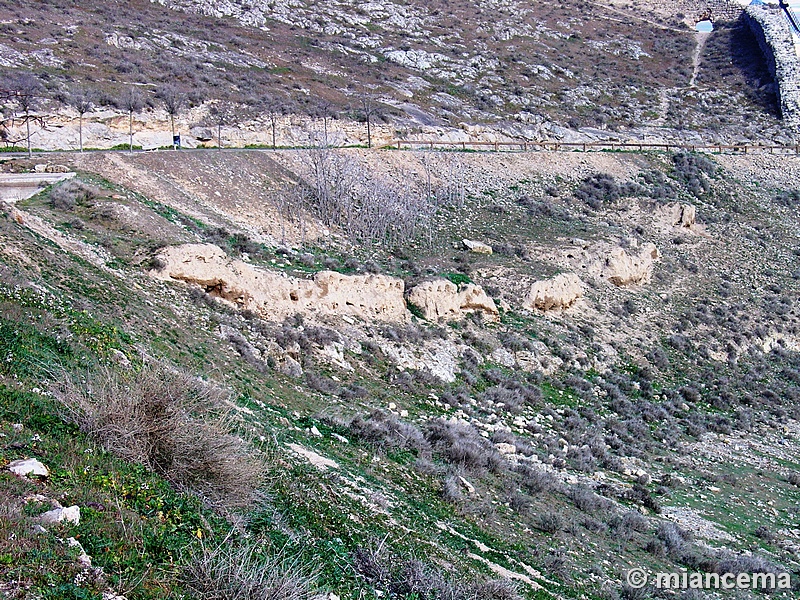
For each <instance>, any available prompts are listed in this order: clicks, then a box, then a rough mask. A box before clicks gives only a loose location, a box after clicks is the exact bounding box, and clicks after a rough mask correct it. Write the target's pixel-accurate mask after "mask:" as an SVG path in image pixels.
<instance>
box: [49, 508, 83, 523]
mask: <svg viewBox="0 0 800 600" xmlns="http://www.w3.org/2000/svg"><path fill="white" fill-rule="evenodd" d="M64 521H66V522H67V523H71V524H73V525H78V524H80V522H81V509H80V507H78V506H68V507H67V508H54V509H53V510H48V511H47V512H46V513H43V514H41V515H39V522H40V523H41V524H42V525H55V524H56V523H63V522H64Z"/></svg>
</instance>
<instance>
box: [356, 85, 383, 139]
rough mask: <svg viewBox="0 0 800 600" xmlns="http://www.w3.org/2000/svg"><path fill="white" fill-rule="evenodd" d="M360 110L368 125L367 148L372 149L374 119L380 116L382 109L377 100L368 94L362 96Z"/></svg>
mask: <svg viewBox="0 0 800 600" xmlns="http://www.w3.org/2000/svg"><path fill="white" fill-rule="evenodd" d="M359 108H360V110H361V114H362V116H363V117H364V120H365V121H366V123H367V147H368V148H372V119H373V117H376V116H378V115H379V114H380V108H379V106H378V104H377V103H376V102H375V99H374V98H373V97H372V96H370V95H369V94H367V93H363V94H361V96H360V98H359Z"/></svg>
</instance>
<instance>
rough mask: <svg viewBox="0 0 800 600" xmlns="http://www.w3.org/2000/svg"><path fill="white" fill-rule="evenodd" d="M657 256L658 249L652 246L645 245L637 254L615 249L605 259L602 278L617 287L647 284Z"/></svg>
mask: <svg viewBox="0 0 800 600" xmlns="http://www.w3.org/2000/svg"><path fill="white" fill-rule="evenodd" d="M659 256H660V255H659V253H658V248H656V247H655V246H654V245H653V244H645V245H644V246H642V247H641V249H640V250H639V252H638V253H637V254H628V253H627V252H626V251H625V250H624V249H622V248H615V249H614V250H612V251H611V252H610V254H609V255H608V256H607V257H606V259H605V264H604V265H603V276H604V277H605V278H606V279H608V280H609V281H610V282H611V283H613V284H614V285H617V286H626V285H639V284H642V283H647V282H648V281H650V278H651V277H652V275H653V264H654V263H655V261H656V260H658V258H659Z"/></svg>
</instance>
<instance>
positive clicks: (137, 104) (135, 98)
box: [120, 86, 144, 154]
mask: <svg viewBox="0 0 800 600" xmlns="http://www.w3.org/2000/svg"><path fill="white" fill-rule="evenodd" d="M120 106H121V107H122V108H123V109H124V110H125V111H126V112H127V113H128V137H129V140H130V152H131V154H133V113H137V112H139V111H140V110H142V109H143V108H144V97H143V96H142V94H141V92H139V90H137V89H136V88H135V87H133V86H131V87H129V88H128V90H127V91H126V92H125V93H124V94H123V96H122V98H120Z"/></svg>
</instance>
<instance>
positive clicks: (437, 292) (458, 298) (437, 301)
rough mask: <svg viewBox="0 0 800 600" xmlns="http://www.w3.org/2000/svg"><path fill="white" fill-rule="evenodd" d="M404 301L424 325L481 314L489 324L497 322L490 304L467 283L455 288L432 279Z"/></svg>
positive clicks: (418, 287)
mask: <svg viewBox="0 0 800 600" xmlns="http://www.w3.org/2000/svg"><path fill="white" fill-rule="evenodd" d="M407 297H408V301H409V302H411V303H412V304H414V305H415V306H417V307H419V308H420V310H421V311H422V314H423V316H424V317H425V319H427V320H428V321H438V320H439V319H445V320H448V319H460V318H462V317H463V316H464V315H466V314H467V313H472V312H481V313H483V316H484V317H485V318H486V319H487V320H489V321H497V320H498V319H499V318H500V313H499V312H498V310H497V306H496V305H495V303H494V300H492V299H491V297H489V295H488V294H487V293H486V292H485V291H484V290H483V288H482V287H480V286H478V285H474V284H471V283H470V284H462V285H461V286H460V287H459V286H456V284H454V283H453V282H452V281H448V280H447V279H433V280H431V281H424V282H422V283H420V284H419V285H417V286H414V287H413V288H412V289H411V290H410V291H409V293H408V296H407Z"/></svg>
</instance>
